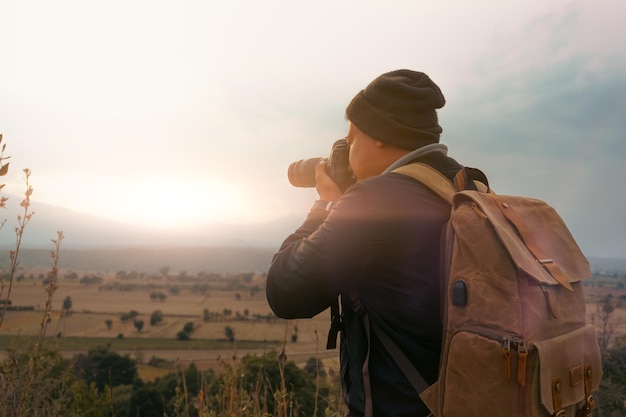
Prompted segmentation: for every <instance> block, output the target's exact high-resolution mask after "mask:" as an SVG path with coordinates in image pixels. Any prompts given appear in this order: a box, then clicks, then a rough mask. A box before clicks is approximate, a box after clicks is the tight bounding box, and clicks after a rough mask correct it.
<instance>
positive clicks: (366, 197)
mask: <svg viewBox="0 0 626 417" xmlns="http://www.w3.org/2000/svg"><path fill="white" fill-rule="evenodd" d="M420 161H422V162H426V163H428V164H429V165H431V166H433V167H435V168H436V169H438V170H439V171H440V172H442V173H444V174H445V175H446V176H448V177H452V176H453V175H454V173H455V172H456V171H458V169H460V168H461V166H460V165H459V164H458V163H456V161H454V160H453V159H451V158H449V157H447V156H445V155H444V154H443V153H436V154H434V155H430V154H429V156H428V158H427V159H423V160H420ZM449 212H450V209H449V206H448V205H447V203H444V202H443V201H442V200H441V199H440V198H439V197H437V196H436V195H435V194H434V193H433V192H432V191H430V190H429V189H427V188H426V187H424V186H423V185H422V184H420V183H418V182H417V181H415V180H413V179H411V178H409V177H407V176H404V175H401V174H397V173H387V174H383V175H379V176H376V177H371V178H368V179H366V180H363V181H360V182H358V183H356V184H355V185H353V186H352V187H350V188H349V189H348V190H347V191H346V192H345V193H344V195H343V196H342V197H341V199H340V200H339V201H338V202H337V203H336V205H335V206H334V207H333V209H332V210H331V212H330V213H329V214H328V215H327V213H326V211H324V210H311V211H310V213H309V215H308V217H307V219H306V220H305V222H304V224H303V225H302V226H301V227H300V228H299V229H298V230H297V231H296V232H295V233H294V234H292V235H291V236H289V237H288V238H287V239H286V240H285V242H284V243H283V245H282V246H281V249H280V251H279V252H278V253H277V254H276V255H275V256H274V259H273V261H272V265H271V267H270V269H269V271H268V276H267V299H268V302H269V304H270V306H271V308H272V310H273V311H274V312H275V313H276V314H277V315H278V316H279V317H283V318H305V317H312V316H314V315H316V314H318V313H320V312H322V311H324V310H325V309H327V308H328V307H329V306H330V305H332V304H333V303H334V302H336V300H337V297H338V295H342V297H341V300H342V307H343V314H344V317H343V321H344V332H343V334H342V337H341V368H342V369H341V370H342V378H343V380H342V382H343V388H344V395H345V400H346V403H347V405H348V408H349V414H350V415H352V416H362V415H363V410H364V391H363V377H362V373H361V370H362V367H363V363H364V360H365V356H366V353H367V346H368V344H367V338H366V334H365V331H364V326H363V323H362V321H361V319H360V318H359V317H358V316H357V314H356V313H355V311H354V309H353V301H352V299H351V294H358V299H359V300H360V302H361V304H362V305H363V307H364V308H365V310H366V311H367V312H368V314H369V316H370V318H371V320H374V321H376V323H377V324H378V325H379V326H380V327H381V328H382V329H383V330H384V331H385V332H386V333H387V334H388V335H389V336H390V337H391V338H392V339H393V340H394V341H395V342H396V343H397V344H398V346H399V347H400V348H401V349H402V350H403V352H404V353H405V354H406V355H407V356H408V358H409V359H410V360H411V362H412V363H413V364H414V365H415V366H416V367H417V369H418V370H419V371H420V373H421V374H422V375H423V376H424V378H425V379H426V380H427V382H429V383H433V382H434V381H435V380H436V379H437V372H438V365H439V355H440V348H441V330H442V329H441V320H440V294H439V250H440V237H441V232H442V228H443V226H444V224H445V223H446V221H447V220H448V218H449ZM369 371H370V381H371V386H372V398H373V410H374V416H376V417H381V416H394V417H398V416H420V415H424V416H425V415H428V411H427V409H426V407H425V406H424V404H423V403H422V402H421V400H419V397H418V394H417V393H416V392H415V390H414V389H413V387H412V386H411V385H410V383H409V382H408V380H407V379H406V377H405V376H404V374H403V373H402V371H401V370H400V369H399V368H398V367H397V366H396V365H395V363H394V362H393V359H392V358H391V357H390V356H389V355H388V353H387V352H386V350H385V349H384V348H383V347H382V345H381V344H380V342H379V341H378V340H377V339H376V337H375V335H374V337H372V341H371V352H370V361H369Z"/></svg>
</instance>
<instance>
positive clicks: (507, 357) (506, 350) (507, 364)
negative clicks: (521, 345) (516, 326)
mask: <svg viewBox="0 0 626 417" xmlns="http://www.w3.org/2000/svg"><path fill="white" fill-rule="evenodd" d="M502 357H503V358H504V378H505V379H506V380H507V381H508V380H510V379H511V338H510V337H509V336H504V343H503V344H502Z"/></svg>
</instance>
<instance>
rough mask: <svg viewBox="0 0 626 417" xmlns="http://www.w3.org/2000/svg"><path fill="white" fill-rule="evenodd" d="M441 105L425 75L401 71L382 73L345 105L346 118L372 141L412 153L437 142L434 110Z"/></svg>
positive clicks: (440, 97) (438, 93)
mask: <svg viewBox="0 0 626 417" xmlns="http://www.w3.org/2000/svg"><path fill="white" fill-rule="evenodd" d="M445 103H446V100H445V98H444V97H443V94H442V93H441V90H440V89H439V87H438V86H437V85H436V84H435V83H434V82H433V81H432V80H431V79H430V78H429V77H428V75H426V74H424V73H422V72H417V71H411V70H407V69H401V70H396V71H391V72H387V73H385V74H382V75H381V76H379V77H378V78H376V79H374V81H372V82H371V83H370V84H369V85H368V86H367V87H366V88H365V89H364V90H361V91H360V92H359V93H358V94H357V95H356V96H355V97H354V98H353V99H352V101H351V102H350V104H349V105H348V108H347V109H346V117H347V118H348V120H349V121H350V122H351V123H352V124H353V125H355V126H356V127H358V128H359V130H360V131H362V132H363V133H365V134H366V135H368V136H370V137H372V138H374V139H376V140H379V141H381V142H384V143H387V144H390V145H394V146H397V147H399V148H403V149H407V150H414V149H417V148H419V147H421V146H424V145H428V144H431V143H437V142H439V135H440V134H441V131H442V129H441V127H440V126H439V122H438V118H437V109H440V108H442V107H443V106H444V104H445Z"/></svg>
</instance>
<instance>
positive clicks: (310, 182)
mask: <svg viewBox="0 0 626 417" xmlns="http://www.w3.org/2000/svg"><path fill="white" fill-rule="evenodd" d="M323 159H324V158H309V159H302V160H300V161H296V162H294V163H292V164H291V165H289V169H288V170H287V178H289V182H290V183H291V185H293V186H294V187H315V166H316V165H317V164H319V163H320V162H321V161H322V160H323Z"/></svg>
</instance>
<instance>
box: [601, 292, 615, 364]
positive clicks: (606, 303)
mask: <svg viewBox="0 0 626 417" xmlns="http://www.w3.org/2000/svg"><path fill="white" fill-rule="evenodd" d="M614 311H615V306H614V305H613V295H612V294H608V295H607V296H605V297H603V298H602V300H600V302H599V303H598V305H597V314H598V318H599V319H600V324H601V330H600V335H599V336H598V344H599V345H600V351H602V352H605V351H606V350H607V349H608V347H609V345H610V343H611V338H612V337H613V334H614V333H615V323H613V322H612V321H611V318H612V316H613V312H614Z"/></svg>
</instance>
